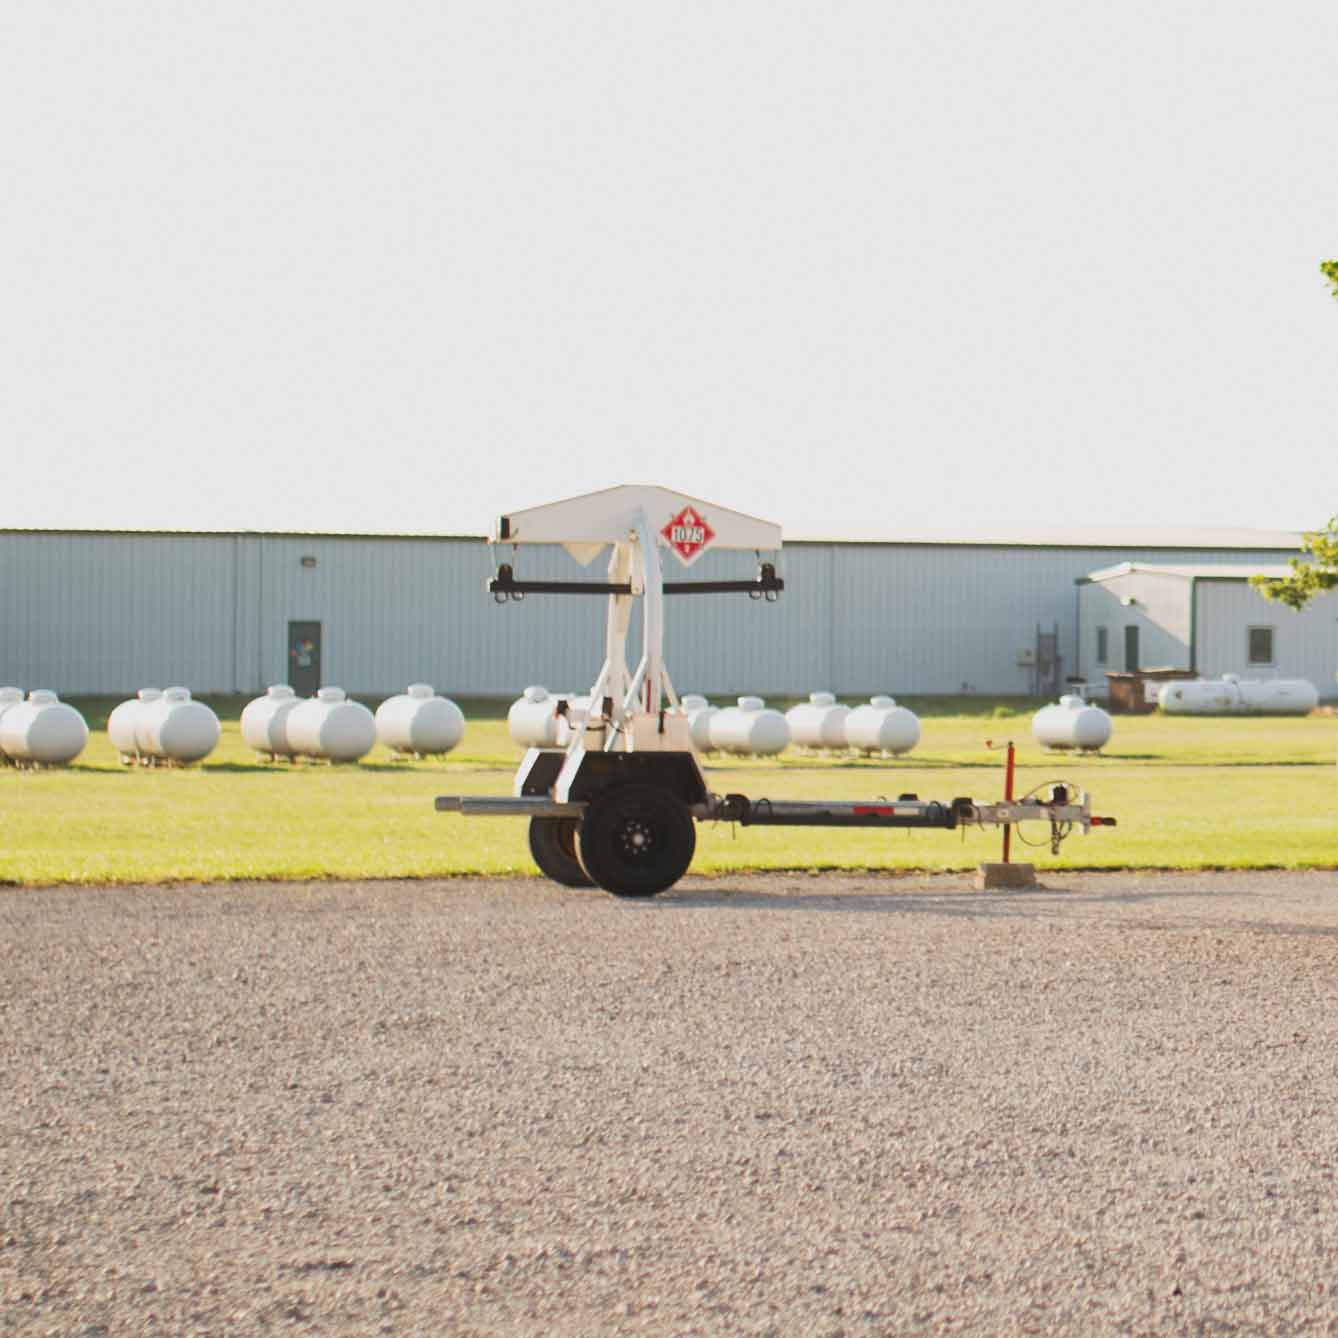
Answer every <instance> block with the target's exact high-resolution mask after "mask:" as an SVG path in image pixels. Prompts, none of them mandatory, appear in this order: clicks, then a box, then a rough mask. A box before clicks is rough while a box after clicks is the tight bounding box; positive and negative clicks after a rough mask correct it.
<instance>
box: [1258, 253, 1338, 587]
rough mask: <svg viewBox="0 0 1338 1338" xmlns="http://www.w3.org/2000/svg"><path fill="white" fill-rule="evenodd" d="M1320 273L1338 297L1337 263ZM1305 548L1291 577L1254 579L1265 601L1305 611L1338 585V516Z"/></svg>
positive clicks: (1293, 565)
mask: <svg viewBox="0 0 1338 1338" xmlns="http://www.w3.org/2000/svg"><path fill="white" fill-rule="evenodd" d="M1319 272H1320V273H1321V274H1322V275H1323V276H1324V277H1325V278H1326V279H1327V280H1328V281H1329V287H1330V288H1332V289H1333V295H1334V297H1338V260H1321V261H1320V262H1319ZM1303 547H1304V548H1306V549H1308V550H1309V552H1310V557H1309V558H1308V559H1307V558H1292V560H1291V563H1290V564H1289V565H1290V566H1291V569H1292V574H1291V575H1290V576H1251V577H1250V584H1251V585H1252V586H1254V588H1255V589H1256V590H1258V591H1259V593H1260V594H1261V595H1263V597H1264V598H1265V599H1276V600H1277V601H1278V603H1279V604H1286V605H1287V607H1288V608H1292V609H1303V608H1305V606H1306V605H1307V604H1309V603H1310V601H1311V600H1312V599H1314V597H1315V596H1316V595H1322V594H1323V593H1324V592H1325V591H1326V590H1332V589H1333V588H1334V586H1336V585H1338V516H1330V517H1329V524H1328V527H1327V528H1326V529H1323V530H1319V531H1317V532H1316V533H1314V534H1307V535H1306V536H1305V543H1304V544H1303Z"/></svg>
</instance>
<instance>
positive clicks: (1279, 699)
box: [1157, 674, 1319, 715]
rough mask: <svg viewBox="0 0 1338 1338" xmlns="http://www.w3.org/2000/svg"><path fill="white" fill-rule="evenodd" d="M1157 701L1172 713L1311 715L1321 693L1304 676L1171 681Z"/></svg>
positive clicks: (1164, 709) (1224, 676) (1227, 677)
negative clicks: (1185, 681)
mask: <svg viewBox="0 0 1338 1338" xmlns="http://www.w3.org/2000/svg"><path fill="white" fill-rule="evenodd" d="M1157 704H1158V705H1159V706H1160V707H1161V709H1162V710H1163V711H1165V712H1166V713H1167V714H1168V715H1309V714H1310V712H1311V711H1313V710H1314V709H1315V707H1316V706H1318V705H1319V692H1318V690H1317V689H1316V687H1315V685H1314V684H1313V683H1311V682H1310V681H1309V680H1308V679H1304V678H1265V679H1242V678H1239V677H1237V676H1236V675H1235V674H1223V675H1222V677H1221V678H1220V679H1213V680H1209V679H1196V680H1194V681H1192V682H1187V683H1167V684H1166V685H1165V686H1164V687H1163V688H1162V689H1161V691H1160V692H1159V693H1158V694H1157Z"/></svg>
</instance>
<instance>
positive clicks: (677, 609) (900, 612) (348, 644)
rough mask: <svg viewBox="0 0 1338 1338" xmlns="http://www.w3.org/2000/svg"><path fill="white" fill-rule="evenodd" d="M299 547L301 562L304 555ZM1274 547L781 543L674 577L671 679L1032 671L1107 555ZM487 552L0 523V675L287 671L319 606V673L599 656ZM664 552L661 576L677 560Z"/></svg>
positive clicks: (383, 673)
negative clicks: (511, 586)
mask: <svg viewBox="0 0 1338 1338" xmlns="http://www.w3.org/2000/svg"><path fill="white" fill-rule="evenodd" d="M307 555H309V556H312V557H315V559H316V566H315V567H314V568H304V567H303V566H302V565H301V559H302V557H303V556H307ZM512 556H513V555H512V553H511V550H498V552H497V553H496V557H497V558H498V560H508V561H509V560H511V559H512ZM1287 556H1289V554H1288V553H1286V552H1281V551H1279V552H1278V553H1264V552H1260V551H1241V550H1237V551H1230V550H1186V549H1150V550H1143V551H1137V552H1128V553H1123V552H1122V553H1118V554H1113V553H1112V552H1111V551H1110V550H1108V549H1097V548H1093V549H1071V548H1054V549H1042V548H1023V547H1005V546H999V547H965V546H899V545H879V544H846V543H802V542H801V543H794V544H791V545H788V546H787V547H786V548H785V550H784V552H783V554H782V558H781V566H782V571H783V574H784V576H785V578H786V590H785V593H784V594H783V595H782V596H781V598H780V600H779V602H777V603H775V604H769V603H766V602H764V601H753V600H750V599H748V598H746V597H744V596H740V595H708V596H700V597H696V598H690V599H684V598H670V599H669V600H668V601H667V604H666V609H667V612H666V622H667V639H666V652H667V653H666V658H667V663H668V666H669V670H670V673H671V674H672V676H673V679H674V683H675V685H676V686H677V688H678V689H679V691H681V692H690V691H699V692H706V693H711V694H715V695H720V694H723V693H731V692H741V691H745V690H747V691H755V692H761V693H762V694H764V695H769V696H772V697H780V696H788V695H800V694H804V693H807V692H809V691H811V690H813V689H815V688H827V689H830V690H832V691H834V692H838V693H841V694H842V695H845V696H856V695H859V696H864V695H868V694H870V693H873V692H878V691H890V692H893V693H901V694H910V693H916V694H920V693H954V692H958V691H961V690H962V684H964V683H965V684H967V685H969V689H970V690H973V691H975V692H979V693H989V694H1002V693H1022V692H1025V691H1026V690H1027V687H1028V681H1029V674H1028V671H1026V670H1023V669H1019V668H1018V666H1017V653H1018V651H1020V650H1022V649H1024V648H1028V647H1030V646H1032V645H1033V644H1034V639H1035V633H1036V626H1037V624H1038V623H1039V624H1040V625H1041V626H1042V627H1043V628H1045V629H1046V630H1049V629H1050V628H1051V627H1052V626H1053V625H1054V624H1056V623H1057V624H1058V625H1059V632H1060V651H1061V654H1062V655H1063V657H1064V673H1065V674H1072V673H1088V672H1090V670H1091V666H1090V665H1089V664H1085V663H1080V662H1078V661H1077V659H1076V655H1075V624H1076V621H1077V619H1076V611H1077V600H1076V598H1075V586H1074V582H1075V580H1076V579H1077V578H1079V577H1081V576H1085V575H1086V574H1088V573H1089V572H1091V571H1093V570H1095V569H1097V568H1099V567H1103V566H1109V565H1111V564H1112V563H1113V562H1115V561H1117V560H1121V559H1128V560H1132V561H1142V562H1158V561H1162V562H1169V561H1182V562H1183V561H1186V560H1189V559H1190V558H1192V559H1194V560H1198V561H1204V562H1233V563H1235V562H1239V563H1246V564H1248V563H1256V564H1257V563H1259V562H1261V561H1266V560H1274V559H1276V558H1286V557H1287ZM493 561H494V553H493V551H492V550H490V549H489V547H488V545H486V544H485V543H483V542H482V541H481V540H469V539H441V538H369V537H358V536H331V535H309V536H301V535H254V534H242V535H227V534H224V535H153V534H78V533H68V534H64V533H38V532H26V533H8V534H0V632H2V635H3V639H2V640H0V681H3V682H6V683H14V684H16V685H18V686H20V687H24V688H30V687H35V686H36V687H54V688H55V689H57V691H60V692H62V693H66V694H76V693H95V692H96V693H108V694H114V693H126V692H132V691H134V690H135V689H136V688H139V687H143V686H148V685H153V686H166V685H167V684H168V683H170V682H182V683H185V684H186V685H187V686H189V687H190V688H192V690H194V691H197V692H253V691H257V690H259V689H261V688H263V687H264V686H265V685H266V684H267V683H271V682H281V681H284V680H285V679H286V678H287V677H288V665H287V658H286V656H287V627H288V622H289V621H290V620H297V619H318V620H319V621H320V622H321V624H322V640H323V645H322V651H323V671H324V672H323V677H324V678H325V681H326V682H330V683H338V684H340V685H341V686H343V687H345V688H347V689H349V690H350V691H352V692H355V693H363V694H380V693H389V692H394V691H400V690H402V689H403V688H404V686H405V685H406V684H407V683H409V682H411V681H413V680H416V679H423V680H426V681H430V682H432V683H433V684H434V685H436V686H437V687H438V688H440V689H441V690H443V691H446V692H450V693H455V694H457V695H461V696H471V695H497V696H508V695H513V694H515V693H517V692H518V691H519V690H520V689H521V688H523V687H524V686H525V685H526V684H527V683H531V682H541V683H544V684H546V685H547V686H548V687H550V688H562V689H571V688H575V689H579V688H580V687H583V686H588V684H589V683H590V682H591V681H592V680H593V678H594V676H595V674H596V672H597V671H598V668H599V665H600V662H601V660H602V658H603V641H604V630H603V629H604V616H605V601H604V600H603V599H599V598H564V597H557V596H531V597H530V598H529V599H527V600H525V601H524V602H523V603H521V604H509V605H507V606H505V607H499V606H497V605H496V604H494V602H493V601H492V600H491V599H490V598H489V596H488V595H487V594H486V593H485V591H484V589H483V585H484V581H485V580H486V578H487V577H488V576H489V575H490V574H491V572H492V570H493ZM516 564H517V571H518V573H519V574H520V575H522V576H531V577H535V578H542V577H550V578H562V577H565V578H568V579H579V578H581V577H583V576H584V577H587V578H591V579H596V580H598V579H603V577H604V571H605V565H606V564H605V559H603V558H601V559H597V560H596V562H595V563H593V564H592V565H591V566H590V567H589V568H584V569H583V568H580V567H578V566H577V564H576V563H575V562H574V561H572V559H571V558H569V557H568V556H567V554H565V553H564V552H563V551H562V550H560V549H556V548H552V549H550V548H541V547H535V548H528V547H527V548H523V549H521V550H520V553H519V556H518V557H517V558H516ZM754 565H755V561H754V557H753V555H752V554H751V553H715V554H712V553H708V554H706V555H705V556H703V558H702V559H701V560H700V561H699V562H698V563H697V564H696V565H695V566H694V567H693V568H692V570H691V573H690V576H691V577H693V578H699V579H711V578H719V577H734V578H737V577H742V576H750V575H751V574H752V572H753V570H754ZM670 568H671V570H670V571H669V573H668V576H669V579H676V578H677V579H681V578H683V577H684V576H685V575H688V574H687V573H683V572H682V571H681V570H680V569H678V568H677V567H676V564H674V563H673V562H672V561H671V562H670ZM1283 612H1285V611H1283ZM634 627H635V622H634ZM1118 653H1119V650H1118V639H1117V633H1116V632H1115V631H1114V630H1112V646H1111V654H1112V656H1115V655H1117V654H1118ZM1112 667H1114V666H1112ZM1330 672H1331V671H1330Z"/></svg>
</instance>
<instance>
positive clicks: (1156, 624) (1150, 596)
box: [1078, 571, 1190, 684]
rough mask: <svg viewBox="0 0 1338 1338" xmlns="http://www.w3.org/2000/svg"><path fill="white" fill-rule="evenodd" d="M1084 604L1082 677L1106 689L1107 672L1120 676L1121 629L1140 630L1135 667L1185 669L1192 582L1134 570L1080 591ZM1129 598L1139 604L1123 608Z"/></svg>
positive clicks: (1086, 586) (1121, 660) (1122, 642)
mask: <svg viewBox="0 0 1338 1338" xmlns="http://www.w3.org/2000/svg"><path fill="white" fill-rule="evenodd" d="M1079 589H1080V591H1081V593H1080V595H1079V599H1080V601H1081V605H1082V654H1081V655H1080V656H1079V660H1078V663H1079V664H1080V666H1081V670H1080V672H1081V673H1082V674H1083V676H1084V677H1085V678H1087V679H1089V680H1094V681H1096V682H1097V683H1099V684H1104V683H1105V679H1104V677H1103V675H1104V673H1105V671H1106V670H1108V669H1113V670H1117V671H1123V670H1124V669H1125V668H1126V665H1125V662H1124V629H1125V628H1126V627H1137V628H1138V661H1139V662H1138V665H1137V666H1136V667H1138V668H1147V669H1150V668H1169V669H1188V668H1189V658H1190V646H1189V639H1190V627H1189V620H1190V611H1189V606H1190V582H1189V579H1188V577H1184V576H1170V575H1167V574H1165V573H1162V572H1150V571H1132V572H1129V573H1128V574H1127V575H1125V576H1112V577H1110V578H1109V579H1107V580H1104V581H1100V582H1096V581H1094V582H1092V583H1091V584H1090V585H1084V586H1081V587H1079ZM1126 598H1131V599H1134V600H1136V601H1137V602H1136V603H1135V604H1132V605H1125V604H1123V603H1122V602H1121V601H1122V600H1124V599H1126ZM1102 627H1104V628H1105V629H1106V634H1107V640H1106V660H1105V663H1104V664H1103V663H1100V662H1098V660H1097V635H1098V631H1099V629H1100V628H1102Z"/></svg>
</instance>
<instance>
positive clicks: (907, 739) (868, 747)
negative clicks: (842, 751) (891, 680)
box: [846, 695, 920, 753]
mask: <svg viewBox="0 0 1338 1338" xmlns="http://www.w3.org/2000/svg"><path fill="white" fill-rule="evenodd" d="M919 742H920V721H919V720H918V718H917V717H916V715H915V713H914V712H913V711H908V710H907V709H906V708H905V707H904V706H898V705H897V703H896V701H895V699H894V698H892V697H887V696H882V695H879V696H877V697H870V698H869V704H868V705H867V706H857V707H855V709H854V710H853V711H851V713H850V714H849V715H848V716H846V743H847V745H848V746H849V747H851V748H854V749H855V750H856V751H857V752H861V753H908V752H910V750H911V749H912V748H914V747H915V745H916V744H917V743H919Z"/></svg>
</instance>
